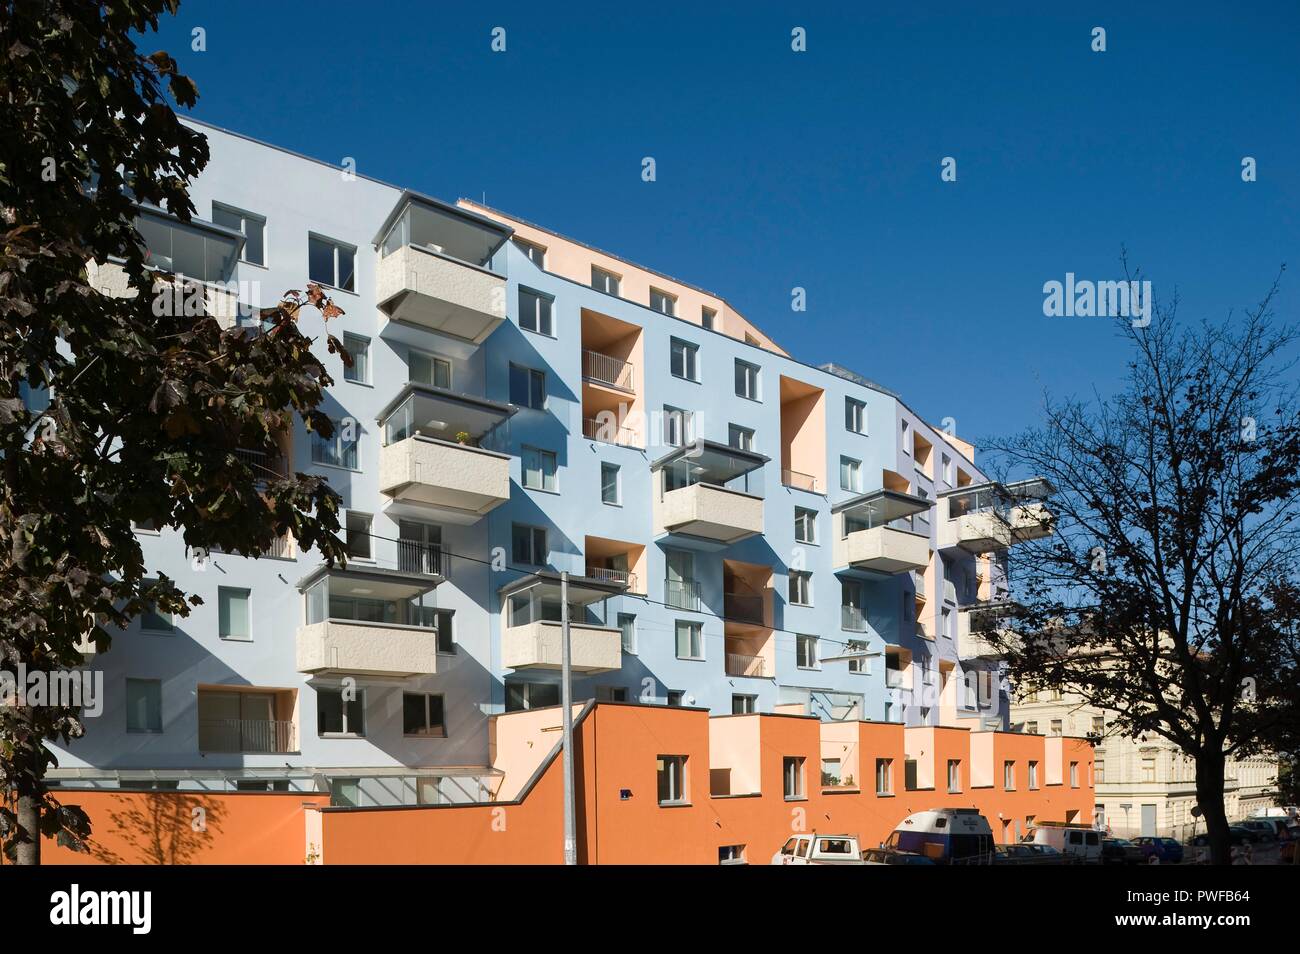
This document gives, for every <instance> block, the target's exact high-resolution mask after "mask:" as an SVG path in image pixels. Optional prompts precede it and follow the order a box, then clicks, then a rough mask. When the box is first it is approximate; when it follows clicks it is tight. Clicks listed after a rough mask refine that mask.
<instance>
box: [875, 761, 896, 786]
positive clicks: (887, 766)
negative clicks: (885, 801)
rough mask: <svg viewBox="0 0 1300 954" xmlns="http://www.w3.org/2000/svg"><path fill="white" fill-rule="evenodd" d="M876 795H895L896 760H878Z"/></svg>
mask: <svg viewBox="0 0 1300 954" xmlns="http://www.w3.org/2000/svg"><path fill="white" fill-rule="evenodd" d="M876 794H877V795H893V794H894V760H893V759H876Z"/></svg>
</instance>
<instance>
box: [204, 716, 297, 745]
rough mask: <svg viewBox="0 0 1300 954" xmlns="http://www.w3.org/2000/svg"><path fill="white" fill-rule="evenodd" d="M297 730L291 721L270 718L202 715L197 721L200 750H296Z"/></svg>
mask: <svg viewBox="0 0 1300 954" xmlns="http://www.w3.org/2000/svg"><path fill="white" fill-rule="evenodd" d="M296 736H297V733H296V732H295V730H294V724H293V723H292V722H286V721H280V720H273V719H202V720H200V721H199V751H201V752H270V753H282V752H283V753H287V752H295V751H297V748H298V744H297V738H296Z"/></svg>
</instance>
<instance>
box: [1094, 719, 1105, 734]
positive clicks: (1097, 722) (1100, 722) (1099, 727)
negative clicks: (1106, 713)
mask: <svg viewBox="0 0 1300 954" xmlns="http://www.w3.org/2000/svg"><path fill="white" fill-rule="evenodd" d="M1105 731H1106V719H1105V717H1103V716H1093V717H1092V734H1093V735H1095V736H1098V737H1100V736H1101V735H1103V734H1104V733H1105Z"/></svg>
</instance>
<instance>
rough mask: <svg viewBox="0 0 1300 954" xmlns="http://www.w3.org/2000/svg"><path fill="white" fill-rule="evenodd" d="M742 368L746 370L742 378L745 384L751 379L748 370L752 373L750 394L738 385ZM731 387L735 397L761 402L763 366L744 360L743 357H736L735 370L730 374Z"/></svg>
mask: <svg viewBox="0 0 1300 954" xmlns="http://www.w3.org/2000/svg"><path fill="white" fill-rule="evenodd" d="M742 369H744V370H745V372H746V375H745V378H744V380H745V382H746V384H747V385H748V384H749V382H750V380H751V375H750V374H749V372H753V373H752V381H753V393H752V394H745V393H743V392H742V391H741V390H740V388H739V386H738V385H739V383H740V372H741V370H742ZM732 387H733V390H735V392H736V397H738V398H744V399H745V400H746V401H754V402H755V403H761V402H762V400H763V368H762V367H761V366H760V365H757V364H754V362H752V361H746V360H745V359H744V358H736V364H735V371H734V372H733V375H732Z"/></svg>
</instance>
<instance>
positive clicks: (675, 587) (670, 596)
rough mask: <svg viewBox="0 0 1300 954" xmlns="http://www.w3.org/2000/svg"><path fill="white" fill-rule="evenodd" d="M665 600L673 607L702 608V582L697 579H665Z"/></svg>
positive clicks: (685, 608)
mask: <svg viewBox="0 0 1300 954" xmlns="http://www.w3.org/2000/svg"><path fill="white" fill-rule="evenodd" d="M664 602H665V603H667V604H668V605H669V606H670V607H672V608H673V609H684V610H693V611H696V612H698V611H699V608H700V584H699V583H697V582H696V581H695V580H664Z"/></svg>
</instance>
